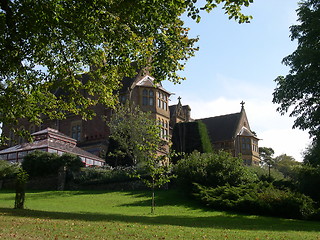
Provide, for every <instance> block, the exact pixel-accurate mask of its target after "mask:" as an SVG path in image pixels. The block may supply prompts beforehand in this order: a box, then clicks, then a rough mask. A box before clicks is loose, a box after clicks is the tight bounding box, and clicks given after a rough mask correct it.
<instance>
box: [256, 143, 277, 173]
mask: <svg viewBox="0 0 320 240" xmlns="http://www.w3.org/2000/svg"><path fill="white" fill-rule="evenodd" d="M259 154H260V159H261V161H262V164H263V165H267V166H268V171H269V178H270V177H271V173H270V169H271V166H272V165H273V164H274V159H273V154H274V150H273V149H272V148H268V147H259Z"/></svg>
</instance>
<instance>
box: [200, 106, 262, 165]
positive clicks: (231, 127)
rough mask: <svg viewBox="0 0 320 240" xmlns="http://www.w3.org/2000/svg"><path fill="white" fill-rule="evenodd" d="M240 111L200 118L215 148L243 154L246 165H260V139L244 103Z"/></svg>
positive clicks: (235, 154)
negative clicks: (248, 116) (253, 130)
mask: <svg viewBox="0 0 320 240" xmlns="http://www.w3.org/2000/svg"><path fill="white" fill-rule="evenodd" d="M241 104H242V107H241V111H240V112H239V113H233V114H227V115H222V116H217V117H210V118H204V119H198V121H202V122H203V123H204V124H205V125H206V126H207V130H208V134H209V137H210V139H211V143H212V146H213V149H215V150H225V151H227V152H230V153H231V154H232V155H233V156H235V157H236V156H241V158H242V159H243V161H244V163H245V164H246V165H259V164H260V157H259V147H258V141H259V139H258V138H257V136H256V135H255V133H254V132H252V131H251V129H250V125H249V121H248V118H247V114H246V111H245V109H244V103H243V102H242V103H241Z"/></svg>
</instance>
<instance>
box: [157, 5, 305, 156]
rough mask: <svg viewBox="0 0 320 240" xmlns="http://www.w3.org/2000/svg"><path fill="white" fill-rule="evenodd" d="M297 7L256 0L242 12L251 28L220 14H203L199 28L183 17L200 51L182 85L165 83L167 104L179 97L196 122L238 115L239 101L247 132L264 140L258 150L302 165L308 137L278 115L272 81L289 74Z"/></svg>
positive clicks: (188, 66) (213, 12) (191, 61)
mask: <svg viewBox="0 0 320 240" xmlns="http://www.w3.org/2000/svg"><path fill="white" fill-rule="evenodd" d="M297 7H298V1H297V0H255V2H254V3H253V4H252V5H251V6H250V7H249V8H246V9H244V11H245V13H247V14H250V15H252V16H253V20H252V21H251V23H249V24H238V23H237V22H235V21H233V20H228V17H227V16H226V15H224V13H223V11H222V10H221V9H216V10H214V11H212V12H211V13H210V14H207V13H205V12H203V13H202V15H201V16H202V19H201V22H200V23H199V24H197V23H195V22H194V21H192V20H191V19H187V18H185V25H186V26H188V27H190V28H191V30H190V31H191V36H199V37H200V40H199V42H198V43H197V45H198V46H199V47H200V50H199V51H198V52H197V53H196V56H195V57H193V58H192V59H190V60H189V61H188V63H187V65H186V69H185V71H184V72H182V73H181V75H182V76H185V77H186V78H187V80H186V81H183V82H182V83H181V84H179V85H173V84H172V83H169V82H164V83H163V85H164V87H165V88H166V89H167V90H169V91H171V92H174V93H175V95H173V96H171V104H174V103H176V102H177V97H178V96H181V98H182V104H188V105H190V107H191V109H192V111H191V113H192V114H191V115H192V117H193V118H196V119H197V118H204V117H212V116H217V115H223V114H228V113H235V112H239V111H240V107H241V106H240V102H241V101H242V100H243V101H245V102H246V104H245V109H246V112H247V115H248V119H249V123H250V127H251V129H252V130H254V131H255V132H256V133H257V134H258V137H259V138H261V139H262V140H261V141H260V142H259V146H265V147H272V148H273V149H274V150H275V155H276V156H277V155H280V154H282V153H286V154H287V155H291V156H293V157H294V158H295V159H296V160H299V161H301V160H302V157H301V152H302V151H303V150H304V149H305V147H306V146H307V145H308V144H309V136H308V133H307V132H303V131H300V130H297V129H295V130H292V124H293V120H294V119H292V118H289V117H288V116H281V115H280V114H279V113H277V112H276V107H277V106H276V105H274V104H272V93H273V91H274V88H275V87H276V84H275V82H274V81H273V80H274V79H275V78H276V77H277V76H278V75H286V74H287V72H288V70H289V68H288V67H286V66H284V65H283V64H281V60H282V59H283V58H284V57H285V56H287V55H289V54H290V53H292V52H293V51H294V50H295V49H296V47H297V43H296V42H292V41H291V40H290V37H289V36H290V31H289V27H290V26H291V25H293V24H295V23H297V22H296V20H297V16H296V11H295V10H296V9H297Z"/></svg>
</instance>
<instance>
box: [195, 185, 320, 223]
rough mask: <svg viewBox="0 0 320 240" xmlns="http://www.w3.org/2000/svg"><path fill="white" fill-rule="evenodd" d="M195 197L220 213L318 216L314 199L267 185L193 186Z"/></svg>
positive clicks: (301, 217) (295, 216)
mask: <svg viewBox="0 0 320 240" xmlns="http://www.w3.org/2000/svg"><path fill="white" fill-rule="evenodd" d="M195 187H196V189H195V193H194V195H195V196H196V197H197V198H198V199H200V200H201V201H202V202H203V203H205V204H206V205H207V206H210V207H213V208H215V209H219V210H233V211H239V212H242V213H247V214H248V213H250V214H260V215H267V216H276V217H286V218H298V219H311V218H314V217H315V216H316V214H317V210H316V208H315V206H314V205H315V204H314V202H313V200H312V199H311V198H309V197H307V196H305V195H303V194H301V193H297V192H293V191H290V190H279V189H277V188H275V187H274V186H273V185H272V184H270V183H266V182H258V183H250V184H246V185H240V186H230V185H225V186H218V187H216V188H211V187H204V186H201V185H199V184H196V185H195Z"/></svg>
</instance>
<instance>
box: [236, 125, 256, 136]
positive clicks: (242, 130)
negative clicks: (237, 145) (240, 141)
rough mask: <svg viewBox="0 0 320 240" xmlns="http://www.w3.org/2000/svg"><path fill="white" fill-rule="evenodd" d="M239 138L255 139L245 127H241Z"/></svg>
mask: <svg viewBox="0 0 320 240" xmlns="http://www.w3.org/2000/svg"><path fill="white" fill-rule="evenodd" d="M238 135H239V136H245V137H256V136H255V135H253V133H252V132H251V131H250V130H249V129H248V128H246V127H242V128H241V130H240V132H239V133H238Z"/></svg>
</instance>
